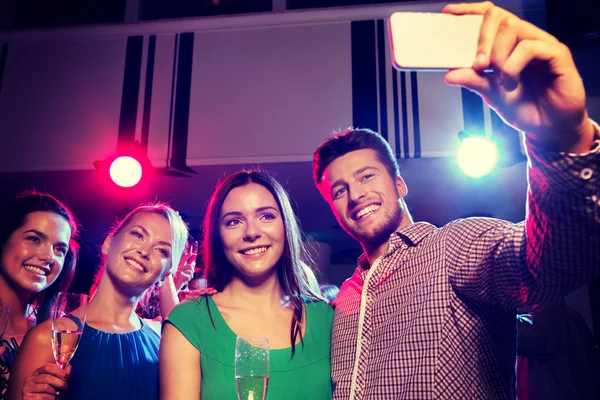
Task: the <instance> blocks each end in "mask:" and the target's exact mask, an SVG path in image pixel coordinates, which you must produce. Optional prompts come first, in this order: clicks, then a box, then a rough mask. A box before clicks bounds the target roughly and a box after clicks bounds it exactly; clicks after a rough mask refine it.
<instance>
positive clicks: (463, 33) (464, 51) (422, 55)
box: [389, 12, 483, 71]
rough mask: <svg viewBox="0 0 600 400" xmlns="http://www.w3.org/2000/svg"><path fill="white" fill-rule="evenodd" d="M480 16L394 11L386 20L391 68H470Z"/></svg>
mask: <svg viewBox="0 0 600 400" xmlns="http://www.w3.org/2000/svg"><path fill="white" fill-rule="evenodd" d="M482 22H483V15H453V14H441V13H419V12H396V13H394V14H392V15H391V16H390V19H389V33H390V44H391V53H392V62H393V64H394V67H396V68H397V69H399V70H405V71H406V70H408V71H421V70H429V71H445V70H449V69H453V68H470V67H472V66H473V62H474V61H475V55H476V54H477V43H478V41H479V30H480V29H481V24H482Z"/></svg>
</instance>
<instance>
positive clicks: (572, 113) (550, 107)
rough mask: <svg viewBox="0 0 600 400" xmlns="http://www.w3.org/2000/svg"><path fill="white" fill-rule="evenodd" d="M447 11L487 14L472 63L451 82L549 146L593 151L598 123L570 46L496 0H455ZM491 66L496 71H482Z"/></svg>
mask: <svg viewBox="0 0 600 400" xmlns="http://www.w3.org/2000/svg"><path fill="white" fill-rule="evenodd" d="M443 12H444V13H450V14H456V15H464V14H481V15H484V20H483V24H482V26H481V31H480V37H479V47H478V51H477V57H476V60H475V62H474V64H473V67H472V68H470V69H457V70H452V71H449V72H448V73H447V74H446V77H445V81H446V83H448V84H451V85H459V86H463V87H465V88H467V89H470V90H472V91H474V92H476V93H478V94H479V95H480V96H482V97H483V98H484V99H485V100H486V102H487V103H488V104H489V105H490V106H491V107H493V108H494V109H495V110H496V111H497V112H498V114H499V115H500V116H501V117H502V118H504V120H505V121H506V122H507V123H508V124H510V125H512V126H513V127H515V128H516V129H519V130H522V131H524V132H525V133H526V134H527V136H528V138H529V139H530V140H532V141H534V142H535V143H537V144H539V145H541V146H543V147H544V148H546V149H548V150H553V151H562V152H570V153H584V152H587V151H589V150H590V148H591V146H592V144H593V137H594V127H593V125H592V123H591V121H590V120H589V118H588V114H587V111H586V99H585V90H584V87H583V82H582V80H581V77H580V75H579V73H578V71H577V68H576V66H575V62H574V61H573V57H572V55H571V52H570V51H569V49H568V47H567V46H566V45H564V44H562V43H560V42H559V41H558V40H557V39H556V38H555V37H553V36H552V35H550V34H549V33H547V32H545V31H543V30H541V29H539V28H537V27H536V26H534V25H532V24H531V23H529V22H526V21H523V20H521V19H520V18H518V17H517V16H515V15H513V14H511V13H510V12H508V11H506V10H504V9H502V8H499V7H496V6H495V5H494V4H492V3H491V2H484V3H468V4H451V5H448V6H446V7H445V8H444V10H443ZM487 69H492V70H493V72H492V73H486V72H483V71H484V70H487Z"/></svg>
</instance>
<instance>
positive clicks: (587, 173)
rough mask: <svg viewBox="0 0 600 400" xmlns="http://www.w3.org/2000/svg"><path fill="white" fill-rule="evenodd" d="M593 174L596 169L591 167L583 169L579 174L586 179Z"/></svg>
mask: <svg viewBox="0 0 600 400" xmlns="http://www.w3.org/2000/svg"><path fill="white" fill-rule="evenodd" d="M592 175H594V171H593V170H592V169H591V168H584V169H582V170H581V173H580V174H579V176H580V177H581V179H585V180H588V179H590V178H591V177H592Z"/></svg>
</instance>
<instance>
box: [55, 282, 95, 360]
mask: <svg viewBox="0 0 600 400" xmlns="http://www.w3.org/2000/svg"><path fill="white" fill-rule="evenodd" d="M88 300H89V298H88V296H87V295H85V294H78V293H59V294H58V296H57V297H56V303H54V306H53V307H52V351H53V353H54V359H55V360H56V365H58V366H59V367H60V368H61V369H65V368H67V365H69V362H71V359H72V358H73V356H74V355H75V351H76V350H77V346H79V340H80V339H81V334H82V333H83V327H84V326H85V313H86V309H87V304H88Z"/></svg>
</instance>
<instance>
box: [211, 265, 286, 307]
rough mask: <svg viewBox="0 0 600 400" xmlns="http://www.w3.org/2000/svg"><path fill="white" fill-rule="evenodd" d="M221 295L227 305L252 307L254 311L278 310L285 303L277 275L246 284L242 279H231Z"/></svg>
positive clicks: (246, 281)
mask: <svg viewBox="0 0 600 400" xmlns="http://www.w3.org/2000/svg"><path fill="white" fill-rule="evenodd" d="M222 293H223V297H224V298H226V299H227V303H228V304H230V305H239V306H243V307H252V308H254V309H256V310H265V311H268V310H272V309H274V308H279V307H281V306H282V304H285V301H286V299H285V292H284V290H283V288H282V287H281V285H280V284H279V279H278V277H277V274H274V275H272V276H270V277H268V278H267V279H264V280H262V281H260V282H257V281H253V282H248V280H245V279H243V278H240V277H233V278H232V280H231V282H230V283H229V284H228V285H227V286H226V287H225V289H223V292H222Z"/></svg>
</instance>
